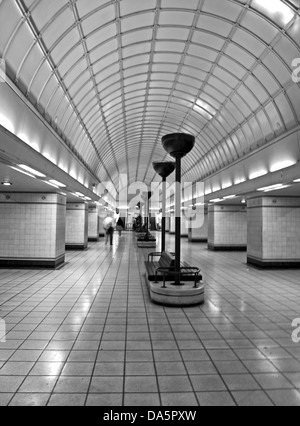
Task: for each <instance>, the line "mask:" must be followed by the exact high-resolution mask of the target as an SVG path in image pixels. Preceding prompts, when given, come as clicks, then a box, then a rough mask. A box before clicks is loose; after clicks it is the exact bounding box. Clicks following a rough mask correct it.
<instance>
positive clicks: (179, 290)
mask: <svg viewBox="0 0 300 426" xmlns="http://www.w3.org/2000/svg"><path fill="white" fill-rule="evenodd" d="M146 281H147V286H148V291H149V295H150V298H151V300H152V302H154V303H157V304H159V305H164V306H177V307H183V306H196V305H201V304H202V303H204V301H205V294H204V293H205V290H204V284H198V286H197V288H194V283H193V282H186V281H184V286H180V287H175V286H171V282H169V283H167V288H162V283H155V282H153V281H149V280H147V276H146ZM173 281H174V280H173Z"/></svg>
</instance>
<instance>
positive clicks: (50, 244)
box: [0, 193, 66, 268]
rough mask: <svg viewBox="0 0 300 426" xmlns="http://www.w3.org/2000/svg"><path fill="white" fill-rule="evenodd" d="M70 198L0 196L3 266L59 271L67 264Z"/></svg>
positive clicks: (0, 233) (30, 195)
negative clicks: (66, 235) (59, 267)
mask: <svg viewBox="0 0 300 426" xmlns="http://www.w3.org/2000/svg"><path fill="white" fill-rule="evenodd" d="M65 226H66V197H64V196H62V195H58V194H37V193H35V194H27V193H10V194H0V235H1V237H0V266H2V267H10V266H11V267H18V266H20V267H22V266H25V267H28V266H38V267H43V268H44V267H45V268H55V267H57V266H60V265H61V264H63V263H64V261H65Z"/></svg>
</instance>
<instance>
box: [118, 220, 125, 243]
mask: <svg viewBox="0 0 300 426" xmlns="http://www.w3.org/2000/svg"><path fill="white" fill-rule="evenodd" d="M123 230H124V223H123V220H122V219H121V218H119V220H118V222H117V231H118V232H119V237H120V238H121V237H122V231H123Z"/></svg>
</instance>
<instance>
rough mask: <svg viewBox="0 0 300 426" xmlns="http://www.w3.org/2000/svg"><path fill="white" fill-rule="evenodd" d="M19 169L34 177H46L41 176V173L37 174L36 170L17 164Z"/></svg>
mask: <svg viewBox="0 0 300 426" xmlns="http://www.w3.org/2000/svg"><path fill="white" fill-rule="evenodd" d="M19 167H21V169H23V170H26V172H29V173H31V174H33V175H35V176H38V177H43V178H45V177H46V175H43V173H40V172H37V171H36V170H34V169H32V168H31V167H28V166H25V165H24V164H19Z"/></svg>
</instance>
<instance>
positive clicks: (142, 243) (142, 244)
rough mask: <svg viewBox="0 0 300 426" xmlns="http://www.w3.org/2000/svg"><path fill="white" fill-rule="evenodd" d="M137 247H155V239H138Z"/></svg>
mask: <svg viewBox="0 0 300 426" xmlns="http://www.w3.org/2000/svg"><path fill="white" fill-rule="evenodd" d="M137 246H138V247H139V248H156V241H138V243H137Z"/></svg>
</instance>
